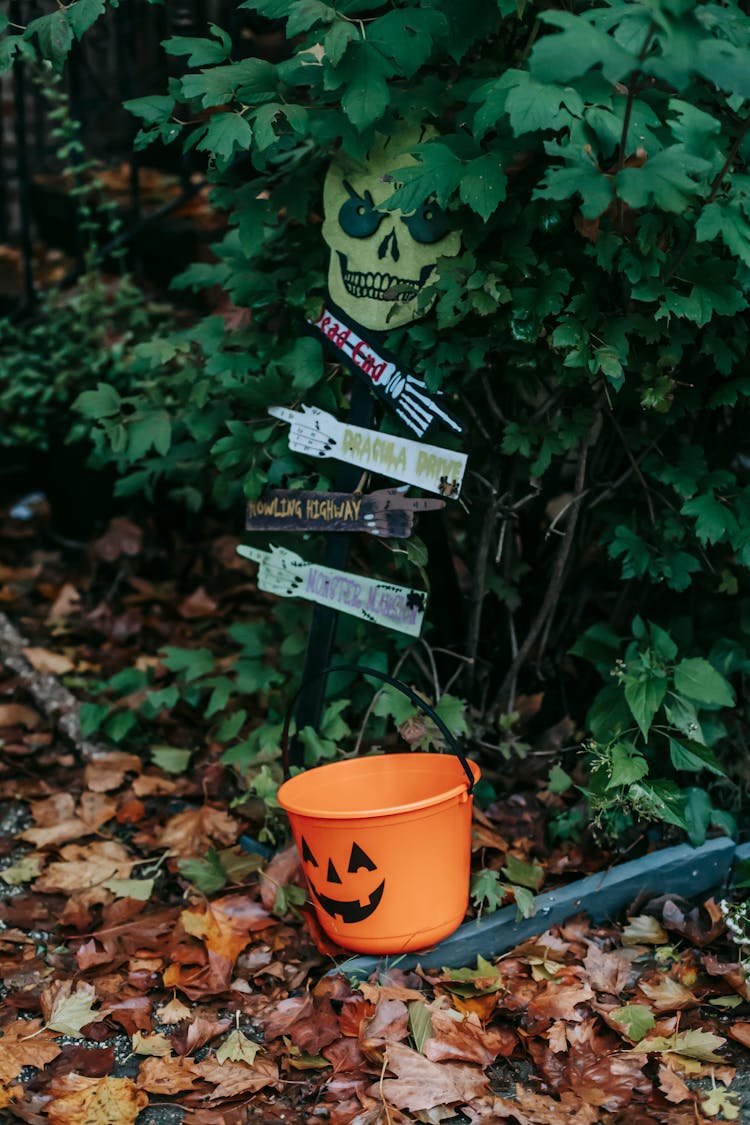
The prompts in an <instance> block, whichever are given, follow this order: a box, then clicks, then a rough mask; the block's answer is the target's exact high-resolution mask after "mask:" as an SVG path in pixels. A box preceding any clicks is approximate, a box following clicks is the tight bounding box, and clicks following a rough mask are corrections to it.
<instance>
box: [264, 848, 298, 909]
mask: <svg viewBox="0 0 750 1125" xmlns="http://www.w3.org/2000/svg"><path fill="white" fill-rule="evenodd" d="M301 872H302V868H301V865H300V858H299V852H298V851H297V845H296V844H294V843H292V844H290V845H289V846H288V847H286V848H283V849H282V850H281V851H280V852H277V853H276V855H275V856H273V858H272V859H271V861H270V862H269V864H268V866H267V867H266V869H265V870H264V871H261V873H260V879H259V882H260V901H261V902H262V903H263V905H264V906H265V908H266V910H269V911H270V910H273V905H274V903H275V902H276V896H277V894H278V892H279V887H283V886H285V885H286V884H288V883H292V882H294V881H295V876H298V875H301Z"/></svg>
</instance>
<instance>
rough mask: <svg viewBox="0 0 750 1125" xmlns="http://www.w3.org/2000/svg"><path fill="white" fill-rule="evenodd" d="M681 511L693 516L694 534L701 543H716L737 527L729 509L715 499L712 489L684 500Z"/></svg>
mask: <svg viewBox="0 0 750 1125" xmlns="http://www.w3.org/2000/svg"><path fill="white" fill-rule="evenodd" d="M682 512H683V513H684V515H686V516H694V517H695V534H696V535H697V536H698V538H699V539H700V541H701V543H703V544H706V543H718V542H719V541H720V540H722V539H723V538H724V537H725V535H726V534H727V533H728V532H730V533H731V532H733V531H735V530H736V527H737V524H736V520H735V518H734V515H733V514H732V512H731V510H730V509H729V508H728V507H727V506H726V504H722V503H721V501H720V500H717V499H716V497H715V496H714V493H713V489H709V490H708V492H703V493H701V494H700V495H699V496H693V497H692V499H690V500H686V501H685V503H684V504H683V505H682Z"/></svg>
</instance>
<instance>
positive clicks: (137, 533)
mask: <svg viewBox="0 0 750 1125" xmlns="http://www.w3.org/2000/svg"><path fill="white" fill-rule="evenodd" d="M142 545H143V532H142V531H141V529H140V527H137V526H136V524H134V523H133V522H132V520H129V519H128V518H127V516H115V517H114V518H113V519H111V520H110V521H109V526H108V528H107V530H106V531H105V532H104V534H103V535H100V536H99V538H98V539H95V540H94V541H93V543H92V544H91V549H92V551H93V552H94V554H95V555H96V557H97V558H98V559H101V560H102V562H115V560H116V559H119V558H121V557H122V555H128V556H129V557H130V558H134V557H135V556H136V555H139V554H140V552H141V547H142Z"/></svg>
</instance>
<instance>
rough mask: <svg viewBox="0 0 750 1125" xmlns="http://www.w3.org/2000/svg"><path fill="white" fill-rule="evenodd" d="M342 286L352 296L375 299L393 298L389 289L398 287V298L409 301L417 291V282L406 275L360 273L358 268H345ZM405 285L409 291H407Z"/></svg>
mask: <svg viewBox="0 0 750 1125" xmlns="http://www.w3.org/2000/svg"><path fill="white" fill-rule="evenodd" d="M343 278H344V286H345V288H346V291H347V292H348V293H349V294H350V295H351V296H352V297H369V298H374V299H376V300H393V298H392V296H391V291H392V290H393V288H394V287H396V286H397V287H398V288H399V289H400V290H401V292H400V293H399V296H398V300H400V301H411V300H413V299H414V297H416V295H417V292H418V291H419V288H420V286H419V282H418V281H413V280H412V279H411V278H406V277H403V278H402V277H393V276H392V275H391V274H389V273H374V274H373V273H362V272H360V271H359V270H346V271H345V272H344V273H343ZM407 287H408V289H409V290H411V292H408V291H406V292H405V290H407Z"/></svg>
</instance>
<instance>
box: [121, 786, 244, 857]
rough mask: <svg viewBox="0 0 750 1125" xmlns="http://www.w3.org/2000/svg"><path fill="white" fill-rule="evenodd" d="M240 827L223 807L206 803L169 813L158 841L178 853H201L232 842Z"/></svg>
mask: <svg viewBox="0 0 750 1125" xmlns="http://www.w3.org/2000/svg"><path fill="white" fill-rule="evenodd" d="M139 795H142V794H139ZM239 831H240V826H239V824H238V822H237V821H236V820H234V818H233V817H231V816H229V814H228V813H227V812H226V811H225V810H224V809H215V808H213V807H212V806H211V805H203V806H202V808H200V809H186V811H185V812H181V813H177V815H176V816H173V817H170V819H169V820H168V821H167V823H166V824H165V826H164V828H163V829H162V830H161V831H160V833H159V835H158V840H157V843H158V846H159V847H161V848H169V850H170V851H171V852H172V854H173V855H175V856H181V857H184V856H196V855H197V856H201V855H204V854H205V852H206V849H207V848H209V847H210V846H211V845H212V844H220V845H229V844H233V843H234V842H235V840H236V839H237V836H238V835H239Z"/></svg>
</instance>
